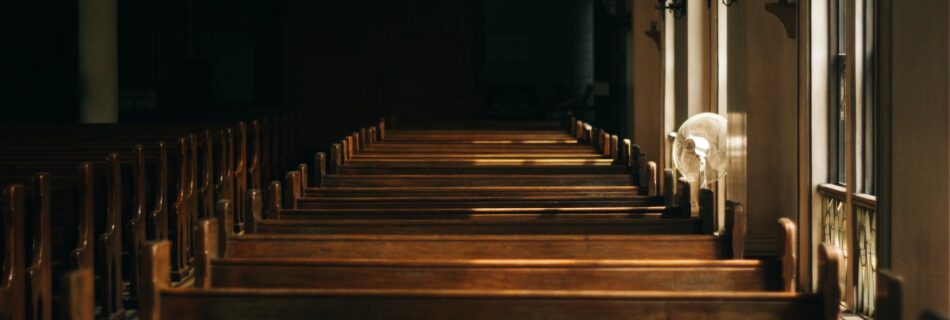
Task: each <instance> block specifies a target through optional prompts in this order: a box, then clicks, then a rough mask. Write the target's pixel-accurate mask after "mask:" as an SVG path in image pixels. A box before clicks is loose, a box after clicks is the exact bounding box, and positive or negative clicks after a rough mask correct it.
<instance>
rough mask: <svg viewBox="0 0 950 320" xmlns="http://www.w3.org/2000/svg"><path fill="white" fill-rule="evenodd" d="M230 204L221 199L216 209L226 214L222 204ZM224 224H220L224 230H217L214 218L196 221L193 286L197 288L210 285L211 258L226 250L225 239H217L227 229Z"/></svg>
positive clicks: (216, 221) (225, 235)
mask: <svg viewBox="0 0 950 320" xmlns="http://www.w3.org/2000/svg"><path fill="white" fill-rule="evenodd" d="M230 205H231V204H230V203H229V202H227V200H221V201H220V202H218V211H221V213H222V214H226V213H228V212H227V211H228V210H227V209H225V208H222V206H230ZM226 225H227V223H224V224H222V226H224V227H222V228H223V229H224V230H219V227H218V220H217V219H215V218H209V219H201V220H200V221H198V233H197V237H198V245H197V248H196V252H195V263H196V264H197V269H198V270H197V271H196V272H195V287H197V288H210V287H211V273H210V272H211V260H213V259H216V258H218V256H219V253H220V252H225V251H224V250H227V248H224V247H223V246H225V245H226V243H227V239H223V240H221V239H219V236H221V233H222V232H221V231H225V232H227V231H228V230H229V229H227V227H226ZM224 237H227V234H224Z"/></svg>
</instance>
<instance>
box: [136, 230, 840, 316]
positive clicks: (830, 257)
mask: <svg viewBox="0 0 950 320" xmlns="http://www.w3.org/2000/svg"><path fill="white" fill-rule="evenodd" d="M820 253H821V254H820V255H819V257H820V259H821V266H820V268H819V270H821V271H822V272H821V273H822V276H821V277H820V283H821V289H822V291H821V293H818V294H806V293H796V292H736V291H701V292H676V291H622V290H621V291H606V290H473V289H467V290H466V289H461V290H458V289H456V290H448V289H297V288H272V289H259V288H254V289H247V288H220V289H219V288H211V289H174V288H169V287H168V285H167V283H168V280H167V279H168V269H167V265H168V264H167V263H166V260H167V259H168V243H167V242H159V243H151V244H150V245H149V246H147V247H146V248H145V253H144V256H143V258H144V262H143V265H144V266H146V268H145V269H144V270H143V272H145V273H146V274H148V275H149V276H150V278H151V279H152V282H150V289H151V292H152V293H153V295H152V296H151V298H150V299H148V300H147V301H146V302H145V303H144V304H143V308H142V313H141V316H142V318H143V319H191V318H194V319H232V318H256V319H283V318H312V317H330V318H353V319H358V318H367V317H400V318H405V317H411V318H416V319H428V318H432V319H435V318H446V317H451V318H463V319H483V318H505V319H508V318H511V319H515V318H517V319H525V318H527V319H535V318H537V319H541V318H544V319H549V318H608V319H613V318H617V319H619V318H630V317H632V316H635V317H638V318H646V319H694V318H705V319H734V318H742V319H829V320H830V319H837V318H838V316H839V311H838V301H839V299H840V295H841V293H840V289H839V288H838V286H837V285H829V284H836V283H837V268H838V264H839V259H840V257H839V254H838V253H837V251H835V249H834V248H833V247H832V246H830V245H825V246H822V247H821V251H820ZM212 277H213V275H212Z"/></svg>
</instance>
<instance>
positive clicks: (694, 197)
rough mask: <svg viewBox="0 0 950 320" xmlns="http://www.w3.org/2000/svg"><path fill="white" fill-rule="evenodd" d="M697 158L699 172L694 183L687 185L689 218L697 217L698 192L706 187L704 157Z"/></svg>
mask: <svg viewBox="0 0 950 320" xmlns="http://www.w3.org/2000/svg"><path fill="white" fill-rule="evenodd" d="M697 156H698V157H699V172H698V173H697V175H698V177H696V181H697V182H699V183H691V184H690V185H689V213H690V215H691V216H694V217H695V216H699V190H700V189H702V188H703V187H705V186H706V156H702V155H697Z"/></svg>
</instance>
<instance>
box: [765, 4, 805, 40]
mask: <svg viewBox="0 0 950 320" xmlns="http://www.w3.org/2000/svg"><path fill="white" fill-rule="evenodd" d="M797 7H798V4H796V3H791V2H788V0H778V2H775V3H766V4H765V11H768V12H769V13H771V14H773V15H775V16H776V17H778V20H779V21H781V22H782V25H783V26H785V34H787V35H788V37H789V38H790V39H795V34H796V32H795V27H796V20H797V19H796V18H795V15H796V11H798V10H797Z"/></svg>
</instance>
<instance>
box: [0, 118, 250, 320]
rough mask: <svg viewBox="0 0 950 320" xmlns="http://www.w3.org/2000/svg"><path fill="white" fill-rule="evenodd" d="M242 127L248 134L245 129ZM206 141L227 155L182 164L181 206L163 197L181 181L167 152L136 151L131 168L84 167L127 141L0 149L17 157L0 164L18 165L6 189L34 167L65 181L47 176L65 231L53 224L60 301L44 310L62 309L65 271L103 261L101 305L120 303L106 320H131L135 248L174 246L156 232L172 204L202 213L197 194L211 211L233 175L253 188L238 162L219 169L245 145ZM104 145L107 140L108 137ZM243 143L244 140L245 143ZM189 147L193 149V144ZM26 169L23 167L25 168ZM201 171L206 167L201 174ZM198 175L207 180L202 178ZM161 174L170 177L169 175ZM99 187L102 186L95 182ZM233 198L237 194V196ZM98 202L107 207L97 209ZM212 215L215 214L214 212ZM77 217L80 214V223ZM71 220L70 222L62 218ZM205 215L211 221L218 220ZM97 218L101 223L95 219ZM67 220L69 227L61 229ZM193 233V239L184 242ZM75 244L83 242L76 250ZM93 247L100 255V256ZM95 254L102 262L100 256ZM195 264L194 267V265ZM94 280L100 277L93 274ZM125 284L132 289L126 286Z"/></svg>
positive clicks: (117, 164) (20, 144) (1, 172)
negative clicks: (126, 307) (150, 243)
mask: <svg viewBox="0 0 950 320" xmlns="http://www.w3.org/2000/svg"><path fill="white" fill-rule="evenodd" d="M239 127H240V128H243V126H242V125H240V124H239ZM235 131H236V130H235ZM60 134H62V133H60ZM129 136H134V135H127V136H123V137H124V138H129ZM204 136H205V138H206V141H207V143H208V144H207V145H206V146H213V147H214V148H215V150H214V152H215V153H220V154H221V156H219V155H215V156H214V158H212V157H211V155H212V153H211V151H212V148H211V147H208V148H207V149H208V152H206V153H204V155H200V156H199V155H198V154H197V153H195V152H194V151H191V153H190V154H189V155H187V156H182V157H180V160H181V161H182V162H181V165H180V166H179V167H180V168H179V169H181V170H180V171H181V172H182V174H181V176H180V177H184V178H183V179H181V180H180V181H186V182H187V183H184V184H182V183H180V182H179V183H177V184H179V185H180V186H179V187H178V188H177V189H179V190H178V191H176V192H172V195H174V194H179V195H178V197H179V198H178V199H174V198H172V197H169V198H166V195H168V194H169V193H167V192H165V191H164V190H166V189H167V184H168V182H169V180H170V181H172V183H176V181H179V180H175V179H174V178H173V177H168V176H166V175H167V169H160V168H163V167H166V166H165V165H163V163H166V160H159V159H165V157H164V150H165V149H164V148H163V147H162V146H159V147H158V148H156V149H149V148H142V147H140V146H137V147H136V148H134V149H133V151H132V152H130V153H123V154H129V155H130V156H129V157H125V158H124V159H126V160H125V161H119V157H117V156H116V155H117V154H113V155H110V156H109V159H108V161H100V162H91V163H84V164H82V165H79V163H80V162H82V160H90V158H91V157H98V156H97V155H98V154H102V155H105V154H108V153H110V152H108V151H106V150H108V149H109V148H114V147H115V146H122V145H123V143H126V142H122V141H121V139H117V140H120V141H118V142H117V144H116V145H113V146H110V145H109V144H101V145H98V144H85V145H79V144H61V145H59V144H56V142H52V141H50V142H44V141H42V139H38V140H40V141H39V144H36V145H34V144H30V143H31V142H30V141H15V142H16V144H14V143H10V144H6V145H5V146H4V147H3V148H0V153H2V152H9V153H8V155H15V156H11V157H6V156H4V158H3V159H2V160H0V162H4V163H6V164H8V165H11V164H12V166H4V168H3V169H0V180H2V181H3V182H4V183H8V182H17V181H24V180H25V179H27V178H26V177H27V176H30V175H32V174H31V172H35V171H38V170H35V169H34V167H39V168H49V169H52V170H51V171H54V172H56V173H57V174H58V175H51V174H46V175H44V177H47V178H46V179H47V181H48V180H50V178H49V177H53V178H52V180H53V184H52V185H53V186H55V187H53V188H51V189H50V190H53V191H52V192H47V194H50V195H51V197H52V198H53V199H54V201H53V203H54V204H56V206H53V207H52V208H54V209H55V210H52V211H54V212H56V213H57V214H58V215H60V216H57V217H56V219H51V220H53V221H57V222H60V223H61V224H60V225H59V226H58V227H59V228H58V229H57V228H56V227H57V225H55V224H54V225H53V226H52V227H53V229H52V232H54V233H56V234H57V235H58V236H57V237H55V238H54V239H55V240H56V241H53V242H49V241H47V242H44V244H45V245H46V246H48V247H52V248H53V249H54V250H53V251H54V254H47V255H44V257H47V258H48V259H49V260H50V261H51V264H52V265H53V268H54V270H58V271H56V272H55V273H54V276H53V279H54V280H52V282H53V283H52V287H53V288H56V289H54V290H55V291H54V292H57V295H54V296H53V298H52V300H53V301H47V302H44V305H48V306H52V307H55V306H56V305H58V304H59V303H60V302H61V301H62V299H63V297H62V293H60V292H58V290H57V289H58V288H59V286H57V285H56V283H57V282H58V281H59V279H60V275H61V274H62V272H63V270H64V269H68V268H72V267H77V268H79V269H87V270H88V269H92V268H91V267H90V266H91V264H92V263H93V261H94V260H98V261H99V262H96V264H100V265H102V266H106V267H108V268H106V269H105V270H101V272H102V275H101V276H97V278H98V279H100V280H97V282H99V281H102V282H103V283H100V284H99V285H97V286H99V287H101V288H103V289H102V290H101V291H100V290H97V293H98V294H99V296H102V298H101V300H103V301H104V300H111V301H113V302H115V303H111V304H109V303H106V304H105V305H103V306H101V309H100V310H101V312H102V313H104V314H113V315H115V316H116V317H120V316H124V311H123V309H122V304H123V303H126V302H128V301H124V300H125V299H127V298H132V299H135V297H137V296H138V294H136V293H135V292H129V289H130V288H128V286H129V285H131V287H132V291H136V290H134V289H136V288H137V285H136V283H137V282H138V281H137V280H136V275H137V273H136V272H135V270H136V269H137V266H136V262H137V261H138V260H139V259H138V258H137V257H136V256H135V255H134V254H135V253H136V250H134V249H132V248H136V247H139V246H140V244H141V242H143V241H145V239H146V237H148V239H150V240H153V239H167V238H168V236H167V235H165V236H164V237H160V236H159V235H158V234H160V233H161V232H160V231H159V230H161V229H165V227H160V226H156V225H155V224H157V223H158V222H161V221H163V220H167V219H168V210H169V209H168V207H169V206H171V205H170V204H169V203H172V202H173V203H180V202H188V203H192V205H190V206H189V207H194V208H197V207H198V205H196V204H194V202H195V201H196V200H199V199H198V198H199V197H197V196H196V193H198V191H197V189H200V190H201V191H200V192H202V193H204V194H206V195H205V196H203V197H201V198H202V200H200V201H205V200H208V201H209V202H208V203H211V204H213V201H214V199H213V198H211V196H210V195H212V194H215V195H222V194H224V193H225V191H226V190H217V188H221V187H224V185H223V183H222V182H224V180H225V179H224V178H223V176H224V175H225V174H229V175H232V176H230V177H229V178H228V179H231V180H238V179H241V180H246V176H244V175H242V176H241V177H234V176H233V175H238V174H240V173H239V172H238V168H237V164H235V163H234V162H233V160H232V161H231V162H225V161H221V162H218V160H219V159H218V158H220V159H221V160H223V158H224V157H225V156H223V155H224V154H225V153H227V152H233V149H244V147H237V146H233V145H234V144H238V143H240V142H236V141H234V140H238V139H233V138H231V134H230V133H227V134H226V133H224V130H222V132H221V134H220V140H218V139H217V138H219V137H217V136H216V135H215V136H211V135H209V134H208V131H205V135H204ZM242 136H243V135H242ZM105 137H108V136H107V135H105ZM192 137H194V135H192ZM209 137H214V138H215V140H211V139H208V138H209ZM192 139H194V138H192ZM26 140H30V139H26ZM241 140H243V138H242V139H241ZM183 141H188V139H185V140H183ZM59 143H61V142H59ZM219 143H220V145H219ZM38 145H42V146H43V147H42V148H35V147H37V146H38ZM228 145H230V146H228ZM195 147H197V145H196V144H194V143H192V146H186V147H184V148H178V149H181V151H182V152H187V151H189V150H194V148H195ZM4 148H5V149H4ZM20 149H22V150H24V151H25V152H20V153H17V151H14V150H20ZM228 149H231V150H228ZM113 150H114V149H113ZM183 154H185V153H183ZM45 155H48V156H50V157H48V158H46V159H48V160H47V161H43V159H44V158H42V157H43V156H45ZM232 156H233V155H232ZM147 157H155V159H150V160H153V161H154V164H153V163H149V164H148V169H149V170H154V172H149V173H146V165H144V164H143V162H144V161H142V160H143V158H147ZM199 157H201V158H202V160H201V161H198V159H197V158H199ZM103 158H105V157H103ZM103 158H100V159H103ZM242 158H243V157H242ZM206 160H207V161H206ZM211 161H215V162H217V163H215V164H217V165H219V166H217V168H218V169H216V171H220V172H211V171H210V170H211V168H212V166H211V165H209V164H211V163H212V162H211ZM21 162H22V165H21V164H19V163H21ZM241 162H243V161H241ZM199 165H200V166H201V167H200V168H199ZM77 166H78V167H79V168H80V169H79V170H76V167H77ZM11 167H12V168H11ZM202 168H207V169H209V170H204V169H202ZM225 169H226V170H225ZM17 170H19V171H17ZM199 170H201V171H202V172H201V173H198V172H199ZM93 172H95V176H98V177H95V176H94V175H93ZM159 172H166V173H164V174H163V173H159ZM116 173H118V174H116ZM216 174H220V175H221V176H215V175H216ZM122 176H124V177H122ZM145 176H148V179H149V180H154V182H149V185H148V186H147V187H144V186H145V185H146V182H145ZM113 177H114V178H113ZM120 177H121V178H120ZM161 177H164V178H161ZM198 177H201V180H202V182H201V186H199V187H197V188H196V185H198V183H194V182H197V181H198ZM169 178H170V179H169ZM96 180H99V181H100V182H96ZM212 180H214V181H212ZM152 183H154V184H152ZM230 184H231V185H228V186H227V188H226V189H229V188H231V187H233V185H234V184H235V183H234V182H231V183H230ZM182 187H185V189H184V190H185V191H182V190H183V189H182ZM98 188H103V190H102V191H97V192H96V193H98V196H96V197H95V198H97V199H103V200H94V199H93V198H94V196H93V195H94V194H96V193H93V192H92V190H93V189H98ZM245 188H246V184H245ZM105 189H108V190H105ZM122 189H126V190H122ZM114 191H115V192H114ZM64 192H65V193H64ZM146 192H155V196H150V195H147V194H146ZM231 193H234V192H233V191H232V192H231ZM116 194H118V195H116ZM182 194H187V195H186V196H185V197H186V198H180V197H181V195H182ZM146 198H148V199H150V200H149V201H153V202H154V205H155V207H154V210H153V208H152V207H149V206H146V205H145V201H144V200H145V199H146ZM186 199H187V200H186ZM97 201H103V202H100V203H97ZM176 207H177V206H176ZM208 207H209V208H212V210H213V205H212V206H208ZM94 210H102V211H98V212H108V214H105V213H103V214H101V215H100V214H99V213H96V214H95V215H94V214H93V211H94ZM163 211H164V213H163ZM67 212H68V213H67ZM75 212H80V213H79V214H78V215H76V213H75ZM64 213H65V214H66V215H62V214H64ZM173 213H175V214H179V213H177V212H174V210H173ZM206 214H207V215H211V212H208V213H206ZM163 215H164V217H163ZM77 216H78V217H77ZM94 216H95V218H93V217H94ZM60 218H66V219H60ZM197 218H198V217H194V219H197ZM189 219H191V218H189ZM64 220H65V222H66V223H65V224H62V222H63V221H64ZM96 220H98V221H104V222H98V224H100V226H97V227H95V229H100V230H105V233H103V234H95V233H94V232H93V231H91V230H92V229H93V224H94V221H96ZM146 220H149V221H148V228H145V226H146V225H147V224H146V223H145V222H146ZM173 225H175V224H173ZM77 226H78V227H77ZM76 229H78V231H76V232H72V230H76ZM110 230H111V231H110ZM146 230H147V231H146ZM122 233H125V234H126V237H121V234H122ZM187 233H190V232H185V233H183V234H187ZM146 234H147V236H146ZM97 238H98V239H97ZM123 238H124V239H123ZM67 239H68V240H67ZM72 239H78V240H77V241H75V242H72V241H71V240H72ZM190 246H191V244H188V245H183V246H181V247H183V248H187V247H190ZM93 247H99V248H98V250H95V251H93ZM93 252H95V253H96V254H93ZM93 257H96V258H93ZM188 259H189V260H190V257H189V258H188ZM181 260H183V259H181ZM123 263H124V264H126V268H125V269H124V270H125V272H123V269H122V268H121V267H122V264H123ZM110 269H111V270H110ZM90 272H93V271H91V270H90ZM123 283H125V284H124V285H123ZM113 284H115V285H113ZM103 303H105V302H103ZM133 305H134V301H133Z"/></svg>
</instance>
